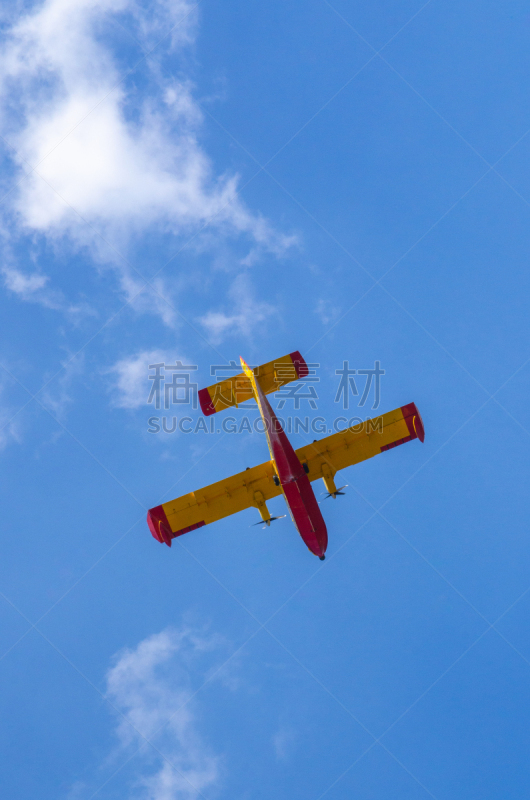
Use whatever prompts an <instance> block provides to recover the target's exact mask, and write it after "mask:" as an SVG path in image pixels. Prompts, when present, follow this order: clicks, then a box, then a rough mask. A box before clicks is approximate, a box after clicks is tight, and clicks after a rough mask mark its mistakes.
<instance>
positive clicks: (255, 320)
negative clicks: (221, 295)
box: [198, 273, 276, 343]
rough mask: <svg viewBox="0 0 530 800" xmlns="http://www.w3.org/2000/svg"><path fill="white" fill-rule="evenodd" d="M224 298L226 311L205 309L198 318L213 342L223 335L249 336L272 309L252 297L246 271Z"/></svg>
mask: <svg viewBox="0 0 530 800" xmlns="http://www.w3.org/2000/svg"><path fill="white" fill-rule="evenodd" d="M228 299H229V306H230V310H228V311H208V312H207V313H206V314H204V316H202V317H200V318H199V320H198V321H199V322H200V323H201V325H203V326H204V327H205V328H206V330H207V332H208V335H209V337H210V338H211V340H212V342H214V343H218V342H220V341H222V340H223V339H224V338H226V337H227V336H235V335H241V336H245V337H249V336H251V335H252V334H253V333H255V331H256V328H257V327H258V326H259V325H260V324H261V323H262V322H265V321H266V320H267V319H269V318H270V317H271V316H273V315H274V313H275V311H276V309H275V308H274V307H273V306H271V305H270V304H269V303H266V302H263V301H260V300H256V298H255V295H254V292H253V289H252V286H251V283H250V279H249V277H248V275H247V274H246V273H242V274H241V275H238V277H237V278H236V279H235V281H234V282H233V284H232V286H231V288H230V290H229V292H228Z"/></svg>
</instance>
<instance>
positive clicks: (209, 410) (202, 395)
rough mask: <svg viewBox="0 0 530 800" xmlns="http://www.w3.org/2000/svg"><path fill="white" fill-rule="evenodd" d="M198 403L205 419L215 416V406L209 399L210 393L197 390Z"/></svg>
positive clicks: (204, 390) (206, 390) (205, 390)
mask: <svg viewBox="0 0 530 800" xmlns="http://www.w3.org/2000/svg"><path fill="white" fill-rule="evenodd" d="M199 403H200V404H201V410H202V413H203V414H204V416H205V417H209V416H210V415H211V414H215V406H214V404H213V402H212V398H211V397H210V392H209V391H208V389H200V390H199Z"/></svg>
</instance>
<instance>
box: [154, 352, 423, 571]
mask: <svg viewBox="0 0 530 800" xmlns="http://www.w3.org/2000/svg"><path fill="white" fill-rule="evenodd" d="M241 365H242V367H243V372H242V373H241V374H240V375H236V376H235V378H230V379H229V380H227V381H223V382H222V383H221V384H218V385H219V386H223V385H224V387H223V390H222V391H220V392H217V391H216V389H217V386H211V387H209V388H208V389H202V390H201V392H199V398H200V403H201V408H202V410H203V413H204V414H206V415H210V414H214V413H216V412H218V411H221V410H223V409H225V408H229V407H230V406H234V405H236V406H237V405H239V403H242V402H244V401H245V400H248V399H250V398H252V397H253V398H254V399H255V400H256V402H257V404H258V408H259V411H260V414H261V417H262V420H263V424H264V428H265V433H266V435H267V442H268V445H269V452H270V456H271V460H270V461H266V462H265V463H263V464H259V465H258V466H256V467H251V468H247V469H246V470H245V471H244V472H240V473H238V474H237V475H232V476H231V477H230V478H225V479H224V480H222V481H218V482H217V483H212V484H211V485H210V486H206V487H204V489H199V490H198V491H196V492H190V493H189V494H186V495H183V496H182V497H178V498H177V499H176V500H170V501H169V502H168V503H162V505H159V506H156V507H155V508H151V509H150V510H149V511H148V512H147V524H148V525H149V529H150V531H151V533H152V535H153V536H154V538H155V539H156V540H157V541H159V542H165V544H167V545H168V546H169V547H171V540H172V539H174V538H175V537H177V536H181V535H182V534H183V533H188V532H189V531H193V530H195V529H196V528H201V527H202V526H203V525H209V524H210V522H215V521H216V520H219V519H223V518H224V517H228V516H230V515H231V514H235V513H237V512H238V511H243V510H244V509H245V508H251V507H254V508H257V509H258V511H259V513H260V515H261V518H262V520H263V522H264V523H266V524H268V525H270V522H271V515H270V514H269V511H268V509H267V505H266V503H267V500H270V499H271V498H273V497H277V496H278V495H280V494H283V496H284V498H285V501H286V503H287V507H288V509H289V513H290V515H291V518H292V520H293V522H294V524H295V527H296V528H297V530H298V532H299V533H300V536H301V537H302V539H303V540H304V542H305V543H306V545H307V546H308V548H309V550H310V551H311V552H312V553H314V554H315V555H317V556H318V557H319V558H320V559H321V560H323V559H324V557H325V552H326V548H327V544H328V535H327V530H326V524H325V522H324V519H323V517H322V513H321V510H320V505H319V503H318V502H317V499H316V497H315V494H314V492H313V489H312V486H311V483H312V481H315V480H317V478H322V479H323V481H324V485H325V487H326V491H327V492H328V493H329V494H330V495H331V496H332V497H336V495H337V493H338V491H339V490H338V489H337V487H336V485H335V475H336V473H337V472H338V470H340V469H344V468H345V467H350V466H352V465H353V464H358V463H359V462H360V461H365V460H366V459H368V458H372V456H375V455H378V454H379V453H383V452H385V451H386V450H391V449H392V448H394V447H397V446H398V445H400V444H404V443H405V442H410V441H412V440H413V439H419V440H420V441H421V442H423V441H424V438H425V432H424V428H423V422H422V419H421V416H420V414H419V411H418V409H417V408H416V405H415V404H414V403H409V404H408V405H405V406H401V407H400V408H396V409H394V411H389V412H387V413H386V414H383V415H381V416H379V417H375V418H374V419H371V420H367V421H366V422H363V423H360V424H359V425H356V426H355V427H353V428H348V429H346V430H344V431H339V432H338V433H334V434H332V435H331V436H326V437H325V438H324V439H320V440H316V441H314V442H313V443H312V444H307V445H305V447H300V448H299V449H298V450H294V448H293V446H292V445H291V443H290V441H289V439H288V438H287V435H286V434H285V431H284V430H283V428H282V426H281V424H280V421H279V420H278V418H277V417H276V415H275V413H274V411H273V410H272V408H271V405H270V403H269V401H268V400H267V398H266V396H265V395H266V394H270V393H271V392H274V391H277V390H278V388H279V387H280V386H283V385H285V384H286V383H289V382H290V381H293V380H298V379H299V378H302V377H305V376H306V375H307V374H308V368H307V364H306V363H305V361H304V359H303V358H302V356H301V355H300V353H298V352H295V353H291V354H290V355H288V356H284V357H283V358H282V359H277V360H276V361H274V362H272V361H271V362H269V363H268V364H264V365H262V366H261V367H256V368H255V369H250V367H248V366H247V364H246V363H245V362H244V361H243V359H241Z"/></svg>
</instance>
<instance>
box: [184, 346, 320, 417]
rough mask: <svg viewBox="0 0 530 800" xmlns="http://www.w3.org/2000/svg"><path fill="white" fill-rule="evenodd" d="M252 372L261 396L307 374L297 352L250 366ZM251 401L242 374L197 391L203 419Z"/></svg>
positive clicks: (251, 394)
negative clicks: (261, 393)
mask: <svg viewBox="0 0 530 800" xmlns="http://www.w3.org/2000/svg"><path fill="white" fill-rule="evenodd" d="M252 372H253V373H254V377H255V378H256V380H257V382H258V383H259V385H260V387H261V390H262V391H263V393H264V394H270V393H271V392H277V391H278V389H279V388H280V387H281V386H285V384H287V383H291V382H292V381H297V380H299V379H300V378H305V377H306V375H308V374H309V369H308V367H307V364H306V362H305V361H304V359H303V358H302V356H301V355H300V353H299V352H298V350H295V352H294V353H289V355H287V356H282V358H276V359H275V360H274V361H269V362H268V363H267V364H261V365H260V366H259V367H254V368H253V370H252ZM253 398H254V393H253V391H252V385H251V382H250V379H249V378H248V377H247V376H246V375H245V373H244V372H240V373H239V374H238V375H234V376H233V377H231V378H226V379H225V380H222V381H220V382H219V383H214V384H213V386H208V387H207V388H206V389H201V390H200V392H199V402H200V404H201V409H202V412H203V414H204V415H205V416H207V417H209V416H210V415H211V414H216V413H217V412H218V411H224V409H225V408H231V407H232V406H238V405H240V404H241V403H244V402H245V401H246V400H251V399H253Z"/></svg>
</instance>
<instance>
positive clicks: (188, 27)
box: [0, 0, 294, 296]
mask: <svg viewBox="0 0 530 800" xmlns="http://www.w3.org/2000/svg"><path fill="white" fill-rule="evenodd" d="M144 5H145V6H146V7H144V6H143V5H140V4H139V3H137V2H136V0H45V2H43V3H40V4H38V5H36V6H34V7H33V8H32V10H31V11H29V12H27V13H26V14H24V15H23V16H21V17H19V18H18V19H17V20H16V21H15V22H14V23H13V24H12V26H11V28H9V29H8V31H7V33H6V34H5V36H4V39H5V41H4V46H3V51H2V55H1V56H0V106H1V107H0V132H1V133H2V134H3V135H4V136H6V138H7V139H8V140H9V141H10V143H11V144H12V145H13V147H14V149H15V152H16V154H15V155H14V160H15V163H16V164H17V165H18V167H19V168H20V170H21V172H22V171H24V172H25V173H27V174H26V177H25V178H23V179H22V180H21V182H20V184H19V186H18V188H17V189H16V191H15V193H14V194H13V197H15V201H14V211H15V213H16V218H17V219H18V221H19V223H20V224H21V225H22V226H23V228H24V229H25V230H29V231H37V232H41V233H43V234H45V235H46V236H48V237H53V238H55V239H60V237H62V236H64V235H67V236H69V237H70V239H73V240H74V241H75V242H77V243H78V244H90V245H94V243H95V242H96V247H97V249H98V252H99V256H100V257H102V255H103V254H104V259H106V260H107V261H110V262H112V261H116V258H117V256H116V254H115V253H113V252H112V250H111V249H110V248H108V247H107V246H106V245H104V244H103V243H102V242H101V241H100V242H99V244H97V237H96V236H95V233H94V230H95V229H97V230H98V231H100V232H102V234H103V235H104V236H105V237H107V238H110V239H111V240H112V242H113V244H114V245H116V246H117V247H118V248H119V249H122V248H126V247H127V244H128V242H129V240H130V239H131V238H134V236H137V235H138V234H139V233H140V232H141V231H145V230H146V229H147V228H149V227H150V226H152V225H156V226H157V228H158V229H162V230H165V231H169V232H171V233H174V234H176V235H178V234H187V233H189V232H191V231H196V230H197V229H198V228H199V227H200V226H202V225H205V226H207V225H214V226H216V228H217V230H218V232H220V231H222V233H223V234H228V235H241V234H244V235H246V236H247V237H248V239H249V243H250V246H251V250H255V248H256V247H257V248H258V250H260V249H261V250H263V249H267V250H270V251H272V252H274V253H276V254H280V253H282V252H284V250H285V249H286V248H288V247H289V246H291V245H292V244H293V242H294V239H293V237H289V236H285V235H282V234H279V233H277V232H276V231H274V229H273V228H272V227H271V225H270V224H269V223H268V222H267V220H265V219H264V218H263V217H261V216H260V215H259V214H254V213H251V212H250V211H249V210H248V209H247V208H246V206H245V205H244V204H243V203H242V201H241V200H240V199H239V198H238V196H237V184H238V178H237V176H235V175H216V174H215V171H214V169H213V167H212V164H211V162H210V160H209V158H208V156H207V155H206V153H205V152H204V150H203V148H202V146H201V144H200V143H199V139H198V134H199V130H200V127H201V123H202V113H201V110H200V107H199V105H198V103H197V102H196V100H195V99H194V97H193V85H192V84H191V82H190V81H189V80H188V79H187V78H186V77H180V78H178V79H177V78H174V77H172V78H171V79H169V78H164V77H162V71H161V70H160V69H159V65H158V64H157V61H156V57H157V55H158V53H159V52H162V51H164V50H165V51H167V44H168V43H169V42H170V41H171V43H172V46H173V48H175V47H177V48H182V47H184V45H189V44H190V43H192V42H193V40H194V36H195V27H196V16H197V15H196V13H195V11H194V10H193V9H194V5H193V4H192V3H191V2H188V0H171V2H170V0H154V2H151V3H149V4H144ZM115 14H120V19H122V20H123V19H126V20H127V21H128V24H129V25H130V26H131V27H132V29H133V33H134V35H135V37H136V38H137V39H139V41H140V42H141V44H142V45H143V46H144V48H149V47H153V46H154V44H155V43H156V41H157V40H158V39H160V38H162V36H163V34H164V33H165V32H166V31H168V30H169V29H170V28H171V26H175V25H176V27H175V28H174V30H173V32H172V34H171V36H170V37H168V39H167V40H166V43H165V44H163V45H161V47H160V48H156V49H155V51H154V53H153V54H152V55H149V56H148V57H147V58H146V60H145V62H143V64H142V69H141V74H142V80H144V81H147V84H148V88H147V89H144V90H139V89H138V88H137V87H134V88H130V87H129V84H128V83H127V81H123V82H122V81H121V78H122V72H121V71H120V69H119V68H118V65H117V61H116V57H115V54H114V53H113V51H112V48H111V46H110V45H109V44H108V42H107V43H105V41H106V40H104V38H103V37H102V36H101V32H102V31H103V32H104V31H105V30H106V28H107V27H108V25H109V22H110V20H111V19H112V15H115ZM179 20H183V21H182V22H181V23H180V24H178V21H179ZM175 71H176V70H174V72H175ZM31 167H35V171H31ZM85 221H86V222H88V223H89V226H90V227H87V225H86V223H85ZM251 257H252V258H254V256H253V255H252V256H251ZM116 263H118V262H117V261H116ZM120 269H121V270H122V271H123V273H124V274H126V275H127V276H128V277H129V279H130V274H131V273H130V270H129V269H128V268H127V267H126V266H123V264H122V265H121V266H120ZM42 288H43V286H41V287H37V286H35V287H34V291H36V290H37V289H42ZM30 294H31V293H30ZM21 296H23V294H22V293H21ZM26 296H28V295H27V293H26Z"/></svg>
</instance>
